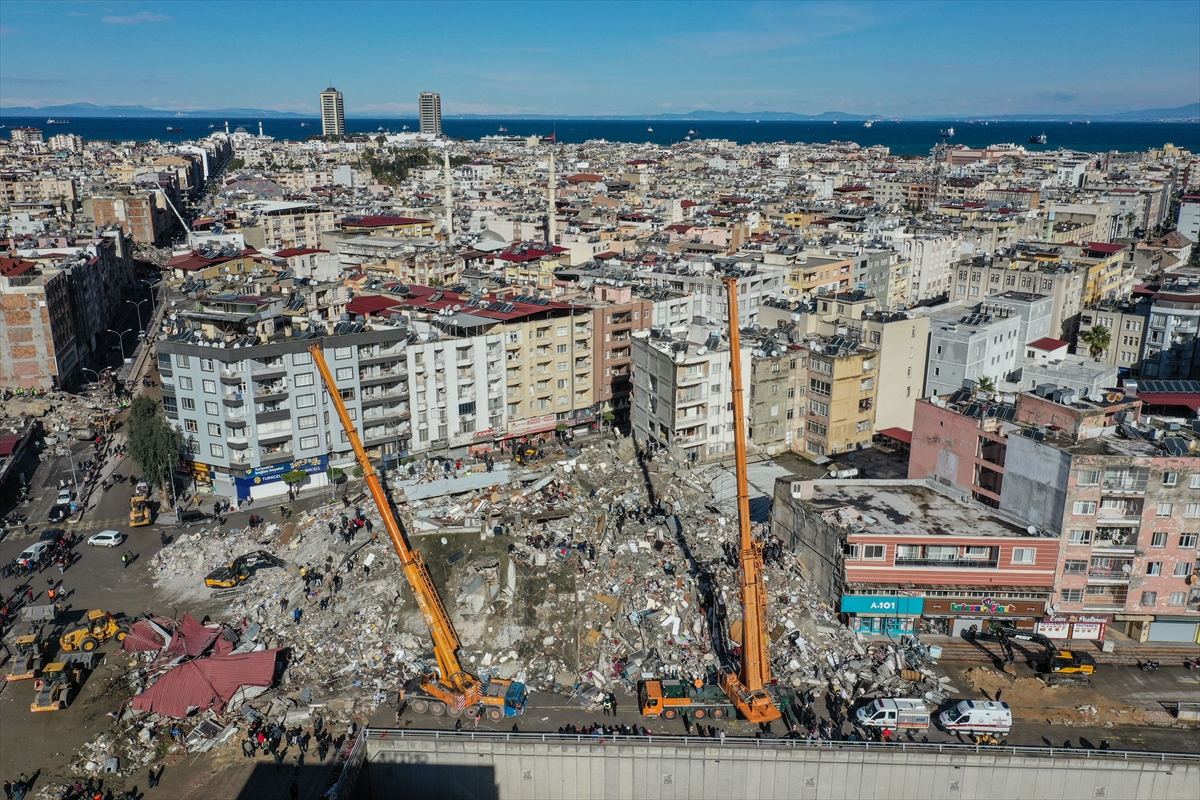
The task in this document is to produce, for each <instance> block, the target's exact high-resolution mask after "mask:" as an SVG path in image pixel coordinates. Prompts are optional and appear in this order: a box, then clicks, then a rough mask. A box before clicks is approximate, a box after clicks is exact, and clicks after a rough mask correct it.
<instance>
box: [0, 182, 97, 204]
mask: <svg viewBox="0 0 1200 800" xmlns="http://www.w3.org/2000/svg"><path fill="white" fill-rule="evenodd" d="M78 200H79V191H78V188H77V187H76V185H75V181H74V180H72V179H71V178H54V177H49V178H38V177H34V176H31V175H0V208H8V207H10V206H12V205H13V204H20V203H46V202H55V203H62V204H63V205H66V206H69V207H71V208H74V206H75V203H76V202H77V201H78Z"/></svg>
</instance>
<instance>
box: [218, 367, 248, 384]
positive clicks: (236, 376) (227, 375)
mask: <svg viewBox="0 0 1200 800" xmlns="http://www.w3.org/2000/svg"><path fill="white" fill-rule="evenodd" d="M243 380H245V376H244V375H242V373H240V372H230V371H229V370H227V369H223V370H221V383H224V384H226V385H232V386H237V385H238V384H240V383H241V382H242V381H243Z"/></svg>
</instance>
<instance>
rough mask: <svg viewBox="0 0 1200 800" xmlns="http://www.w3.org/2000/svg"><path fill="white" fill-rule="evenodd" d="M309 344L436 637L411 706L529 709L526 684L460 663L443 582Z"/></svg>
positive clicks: (496, 715)
mask: <svg viewBox="0 0 1200 800" xmlns="http://www.w3.org/2000/svg"><path fill="white" fill-rule="evenodd" d="M308 350H309V352H310V353H311V354H312V357H313V361H314V362H315V363H316V365H317V370H318V371H319V372H320V373H321V380H322V381H324V382H325V388H326V390H327V391H328V392H329V398H330V399H331V400H332V401H333V405H334V408H336V409H337V414H338V419H339V420H341V423H342V428H344V429H345V431H346V436H347V437H348V438H349V440H350V446H351V447H353V448H354V455H355V456H356V457H357V458H358V464H359V466H360V467H361V468H362V471H363V478H364V479H365V480H366V482H367V488H368V489H369V490H370V492H371V497H372V499H374V501H375V507H376V508H378V509H379V516H380V517H381V518H382V519H383V525H384V527H385V528H386V529H387V532H388V536H389V537H390V538H391V540H392V546H393V547H394V548H395V549H396V555H398V556H399V557H400V566H401V568H402V569H403V570H404V577H405V578H407V579H408V585H409V586H410V587H411V588H412V593H413V596H414V597H416V599H417V605H418V606H419V607H420V609H421V616H422V618H424V620H425V625H426V626H427V627H428V628H429V635H430V638H431V639H432V640H433V653H434V657H435V658H436V660H437V674H434V673H433V672H428V673H426V674H424V675H422V676H421V677H420V678H419V679H418V680H417V682H416V683H417V685H416V686H414V687H412V688H411V689H406V690H405V693H404V697H405V699H407V700H408V702H409V708H411V709H412V710H413V711H415V712H417V713H422V714H423V713H425V712H429V713H431V714H433V715H435V716H442V715H443V714H445V715H448V716H451V717H458V716H461V715H463V714H466V715H467V716H469V717H476V716H479V715H480V714H485V715H486V716H487V718H488V719H490V720H492V721H493V722H495V721H498V720H501V719H503V718H504V717H512V716H517V715H518V714H521V713H522V712H523V711H524V710H525V701H526V698H527V691H526V688H525V684H523V683H519V682H517V681H505V680H497V679H492V680H490V681H488V682H487V683H486V684H484V683H483V682H481V681H480V680H479V679H478V678H476V677H475V676H474V675H472V674H470V673H469V672H467V671H466V670H464V669H463V668H462V664H460V663H459V661H458V646H459V641H458V634H457V633H456V632H455V630H454V624H453V622H451V620H450V615H449V614H447V613H446V607H445V606H444V605H442V599H441V597H439V596H438V592H437V587H435V586H434V585H433V579H432V578H431V577H430V576H429V569H428V568H427V567H426V566H425V561H424V560H423V559H422V558H421V554H420V552H418V551H417V550H413V549H412V548H410V547H409V546H408V542H406V541H405V540H404V532H403V531H401V530H400V523H399V522H397V521H396V516H395V515H394V514H393V513H392V508H391V505H390V504H389V503H388V499H387V495H385V494H384V492H383V486H382V485H381V484H380V483H379V476H377V475H376V474H375V468H374V467H373V466H372V465H371V460H370V458H368V457H367V451H366V449H365V448H364V447H363V444H362V440H361V439H360V438H359V436H358V431H357V430H355V428H354V423H353V422H352V421H351V419H350V413H349V412H348V411H347V410H346V404H345V403H344V402H343V401H342V396H341V393H340V391H339V389H338V386H337V383H336V382H335V381H334V379H333V373H331V372H330V371H329V365H328V364H327V363H325V355H324V353H323V352H322V350H321V345H320V344H313V345H311V346H310V347H309V348H308Z"/></svg>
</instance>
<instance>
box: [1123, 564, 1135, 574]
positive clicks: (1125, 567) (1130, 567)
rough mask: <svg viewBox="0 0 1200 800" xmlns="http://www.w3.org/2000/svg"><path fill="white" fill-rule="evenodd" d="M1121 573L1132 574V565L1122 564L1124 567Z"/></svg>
mask: <svg viewBox="0 0 1200 800" xmlns="http://www.w3.org/2000/svg"><path fill="white" fill-rule="evenodd" d="M1121 572H1124V573H1127V574H1128V573H1130V572H1133V565H1132V564H1122V565H1121Z"/></svg>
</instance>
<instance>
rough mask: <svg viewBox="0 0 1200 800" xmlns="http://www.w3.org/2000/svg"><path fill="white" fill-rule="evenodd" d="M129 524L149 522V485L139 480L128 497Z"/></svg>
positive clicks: (146, 523) (137, 524)
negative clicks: (131, 494)
mask: <svg viewBox="0 0 1200 800" xmlns="http://www.w3.org/2000/svg"><path fill="white" fill-rule="evenodd" d="M129 524H130V525H132V526H134V527H137V526H139V525H149V524H150V486H149V485H148V484H147V483H145V482H144V481H143V482H139V483H138V485H137V486H135V487H134V489H133V497H131V498H129Z"/></svg>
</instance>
